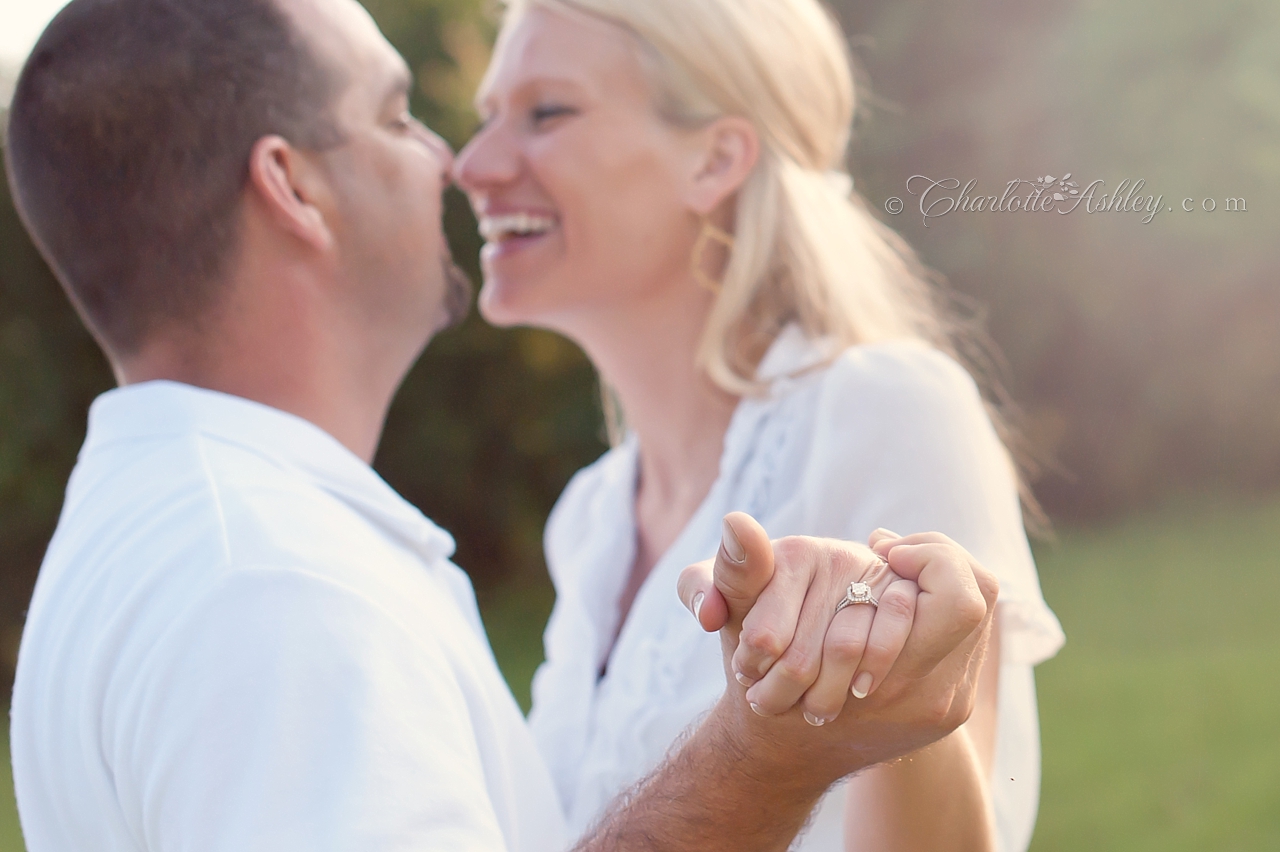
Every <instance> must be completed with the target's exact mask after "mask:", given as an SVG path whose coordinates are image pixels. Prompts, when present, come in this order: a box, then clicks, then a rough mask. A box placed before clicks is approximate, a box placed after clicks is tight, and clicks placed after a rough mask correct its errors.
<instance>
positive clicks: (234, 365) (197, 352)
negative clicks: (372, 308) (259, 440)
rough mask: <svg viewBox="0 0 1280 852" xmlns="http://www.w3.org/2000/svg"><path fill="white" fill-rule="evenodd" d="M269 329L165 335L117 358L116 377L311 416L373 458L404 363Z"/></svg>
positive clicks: (363, 455) (348, 445)
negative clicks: (211, 335)
mask: <svg viewBox="0 0 1280 852" xmlns="http://www.w3.org/2000/svg"><path fill="white" fill-rule="evenodd" d="M326 344H327V345H318V344H317V343H316V342H314V341H311V342H308V341H304V340H299V339H298V338H297V336H296V335H290V334H289V333H288V332H287V331H286V332H283V333H281V334H279V335H277V336H275V337H274V338H273V337H270V336H268V337H261V336H254V338H253V339H251V340H248V341H246V340H239V339H236V338H235V337H233V336H227V337H222V338H221V339H220V341H219V342H218V343H217V344H214V345H206V344H201V343H195V342H193V341H192V340H191V338H189V337H188V338H185V339H182V340H181V342H175V340H174V338H173V337H162V338H161V339H159V340H156V341H154V342H153V343H151V344H149V345H148V346H147V347H145V348H144V350H143V351H141V352H140V353H138V354H137V355H135V356H133V357H130V358H128V359H120V360H117V361H115V363H114V367H115V373H116V380H117V381H118V382H119V383H120V384H121V385H133V384H139V383H141V382H146V381H153V380H160V379H165V380H169V381H175V382H182V383H184V384H188V385H193V386H195V387H200V388H206V389H208V390H213V391H218V392H220V393H226V394H230V395H232V396H238V397H242V398H244V399H249V400H253V401H254V402H258V403H261V404H263V405H268V406H271V407H272V408H276V409H279V410H280V411H286V412H288V413H290V414H293V415H296V416H298V417H301V418H303V419H304V420H308V421H310V422H312V423H314V424H315V425H316V426H319V427H320V428H321V429H323V430H325V431H326V432H328V433H329V434H330V435H332V436H333V437H334V438H335V439H337V440H338V441H339V442H340V443H341V444H342V445H343V446H345V447H346V448H347V449H349V450H351V452H353V453H355V455H357V456H358V457H360V458H361V459H363V460H364V461H365V462H366V463H369V464H372V462H373V457H374V454H375V453H376V452H377V448H378V441H379V439H380V438H381V435H382V428H383V424H384V422H385V420H386V416H387V411H388V409H389V408H390V406H391V399H392V397H393V396H394V394H395V391H396V389H397V387H398V386H399V384H400V380H401V379H402V378H403V375H404V372H405V371H406V370H407V368H408V365H406V366H405V368H404V370H401V371H392V370H389V369H385V368H384V369H373V368H374V367H376V366H377V365H374V364H370V363H368V362H369V361H370V360H372V359H371V358H370V357H367V354H366V353H362V352H361V351H360V350H361V349H362V348H363V347H360V346H357V345H352V346H349V347H344V346H339V345H335V344H334V342H332V341H327V342H326Z"/></svg>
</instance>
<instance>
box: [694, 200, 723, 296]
mask: <svg viewBox="0 0 1280 852" xmlns="http://www.w3.org/2000/svg"><path fill="white" fill-rule="evenodd" d="M710 240H714V241H716V242H717V243H720V245H722V246H724V247H725V248H726V249H727V250H729V251H733V234H729V233H726V232H725V231H722V230H720V229H719V228H717V227H716V226H715V225H713V224H711V220H710V219H708V218H706V217H705V216H704V217H703V218H702V233H700V234H698V241H697V242H696V243H694V244H693V264H692V268H693V277H694V280H695V281H697V282H698V286H700V287H702V288H703V289H704V290H709V291H711V293H713V294H715V295H717V296H719V295H720V290H721V289H722V287H721V284H720V282H719V281H717V280H715V279H714V278H712V277H711V276H710V275H708V274H707V273H705V272H703V271H702V253H703V252H704V251H706V248H707V242H708V241H710Z"/></svg>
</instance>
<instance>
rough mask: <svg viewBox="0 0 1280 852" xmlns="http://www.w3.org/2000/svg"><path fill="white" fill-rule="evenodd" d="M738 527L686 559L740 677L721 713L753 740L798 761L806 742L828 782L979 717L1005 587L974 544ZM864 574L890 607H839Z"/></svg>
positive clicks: (698, 602)
mask: <svg viewBox="0 0 1280 852" xmlns="http://www.w3.org/2000/svg"><path fill="white" fill-rule="evenodd" d="M724 525H725V530H724V535H723V539H722V544H721V547H720V550H719V552H718V553H717V555H716V557H715V558H714V559H711V560H706V561H704V562H700V563H698V564H696V565H691V566H689V567H688V568H686V569H685V570H684V572H683V573H682V574H681V577H680V581H679V587H678V591H679V594H680V599H681V600H682V601H683V602H684V603H685V605H686V606H687V607H688V608H689V609H690V611H691V612H693V614H694V616H695V617H696V618H697V619H698V621H699V622H700V624H701V626H702V627H703V629H705V630H707V631H714V630H718V631H719V632H720V636H721V642H722V645H723V650H724V660H725V670H726V675H727V678H728V687H727V689H726V693H725V696H724V698H723V700H722V701H721V702H720V704H719V705H718V706H717V709H716V712H717V713H719V714H720V715H722V716H724V717H725V720H726V722H727V723H728V724H729V725H730V727H734V726H735V725H736V729H737V730H738V732H739V734H740V738H743V739H744V744H745V745H746V746H748V750H749V751H750V750H752V749H753V748H754V749H755V750H756V751H759V750H760V749H759V748H758V746H760V745H761V743H765V744H768V746H770V747H773V748H775V749H777V750H781V751H782V752H785V753H786V754H785V756H784V759H783V761H782V764H783V765H788V766H794V765H795V759H796V758H797V757H801V756H802V755H801V754H797V753H796V752H797V750H799V751H800V752H802V753H803V754H807V755H809V760H810V762H809V763H808V764H807V766H808V767H809V768H810V770H811V771H809V773H808V775H810V776H811V780H813V781H814V782H815V783H820V784H821V786H823V787H825V786H826V785H827V784H829V783H831V782H833V781H835V780H837V779H838V778H840V777H843V776H845V775H848V774H850V773H852V772H856V771H858V770H859V769H862V768H865V767H866V766H870V765H873V764H875V763H879V762H882V761H885V760H890V759H893V758H896V757H900V756H902V755H904V754H907V753H909V752H912V751H915V750H916V749H918V748H921V747H923V746H925V745H927V744H929V743H931V742H934V741H936V740H938V739H941V738H942V737H944V736H946V735H947V734H949V733H950V732H951V731H953V730H954V729H955V728H957V727H958V726H959V725H961V724H962V723H963V722H964V721H965V720H966V719H968V717H969V714H970V712H971V711H972V709H973V702H974V695H975V687H976V684H977V678H978V674H979V672H980V670H981V665H982V660H983V658H984V656H985V651H986V642H987V638H988V636H989V634H990V627H991V619H992V616H993V613H994V610H995V603H996V595H997V591H998V588H999V587H998V583H997V581H996V579H995V577H994V575H992V574H991V572H990V571H988V570H986V569H985V568H983V567H982V566H981V565H979V564H978V563H977V562H976V561H975V560H974V559H973V557H972V556H970V555H969V553H968V552H967V551H965V550H964V549H963V548H961V547H960V546H959V545H957V544H956V543H955V542H953V541H951V540H950V539H949V538H947V537H946V536H944V535H942V534H940V533H919V534H914V535H908V536H898V535H897V534H895V533H891V532H889V531H887V530H877V531H876V532H875V533H873V534H872V536H871V538H870V540H869V542H868V546H862V545H858V544H853V543H849V542H843V541H837V540H833V539H816V538H808V537H800V536H797V537H790V538H783V539H778V540H777V541H774V542H770V541H769V538H768V536H767V534H766V533H765V531H764V530H763V528H761V526H760V525H759V524H758V523H756V521H755V520H754V519H752V518H751V516H749V515H746V514H743V513H741V512H735V513H732V514H730V515H727V516H726V517H725V520H724ZM855 581H857V582H865V583H867V584H868V585H869V586H870V587H871V590H872V594H873V595H874V596H875V597H876V598H877V599H878V606H873V605H871V604H854V605H852V606H846V607H844V608H843V609H842V610H841V611H840V612H839V613H838V614H837V613H836V605H837V604H838V603H839V602H840V600H841V599H842V598H843V597H844V594H845V591H846V589H848V587H849V584H850V583H851V582H855ZM850 696H853V703H852V706H849V700H850ZM748 707H749V708H750V710H749V711H748V712H746V713H743V712H742V710H743V709H744V708H748ZM801 720H802V721H801ZM765 750H766V751H768V750H769V749H768V748H765Z"/></svg>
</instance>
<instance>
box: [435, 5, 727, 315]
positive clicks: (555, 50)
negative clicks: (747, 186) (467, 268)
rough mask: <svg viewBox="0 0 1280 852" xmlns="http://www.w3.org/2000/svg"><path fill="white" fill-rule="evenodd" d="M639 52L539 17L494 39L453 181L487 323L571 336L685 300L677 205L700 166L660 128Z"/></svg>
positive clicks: (683, 238)
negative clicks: (678, 294) (476, 261)
mask: <svg viewBox="0 0 1280 852" xmlns="http://www.w3.org/2000/svg"><path fill="white" fill-rule="evenodd" d="M636 50H637V48H636V47H635V45H634V44H633V43H632V41H631V39H630V37H629V36H628V35H627V34H626V33H625V32H624V31H622V30H621V29H619V28H617V27H615V26H613V25H611V24H608V23H606V22H603V21H600V20H597V19H594V18H590V17H588V16H585V15H576V14H570V13H561V12H558V11H552V10H548V9H542V8H537V7H534V8H530V9H528V10H527V11H526V12H524V13H523V14H521V15H519V16H518V17H517V18H516V19H515V20H514V21H512V22H510V23H509V24H508V25H507V26H506V28H505V29H504V31H503V33H502V34H501V36H500V37H499V39H498V45H497V48H496V50H495V52H494V56H493V61H492V64H491V65H490V67H489V70H488V73H487V74H486V77H485V80H484V82H483V84H482V85H481V88H480V92H479V93H478V95H477V99H476V103H477V108H478V109H479V112H480V115H481V118H482V120H483V125H482V127H481V129H480V130H479V131H478V132H477V134H476V136H475V137H474V138H473V139H472V140H471V142H470V143H468V144H467V146H466V147H465V148H464V149H463V150H462V151H461V153H460V154H459V155H458V158H457V161H456V166H455V169H454V176H455V179H456V180H457V182H458V184H459V185H460V186H461V187H462V188H463V190H464V191H466V193H467V194H468V196H469V197H470V199H471V204H472V206H473V208H474V209H475V212H476V216H477V218H478V219H479V220H480V230H481V234H482V235H483V236H484V237H485V240H486V244H485V247H484V249H483V251H482V252H481V263H482V266H483V269H484V279H485V281H484V289H483V290H482V291H481V295H480V309H481V312H482V313H483V315H484V316H485V318H486V319H488V320H489V321H490V322H493V323H495V324H498V325H511V324H526V323H527V324H534V325H542V326H546V327H550V328H554V329H557V330H559V331H563V332H565V333H568V334H570V335H571V336H576V333H578V332H582V331H585V328H584V327H583V323H584V322H589V321H591V318H592V317H599V316H600V315H601V314H603V313H608V314H616V313H617V312H619V311H629V310H633V309H635V308H637V307H638V306H640V305H641V304H643V303H644V302H646V301H648V302H651V303H653V304H659V303H669V301H670V299H669V297H670V296H671V292H672V288H677V287H687V286H688V280H687V276H688V268H689V262H690V257H691V253H692V249H693V244H694V241H695V239H696V238H697V234H698V228H699V227H700V224H699V220H698V217H697V215H696V214H695V213H694V212H693V211H692V210H691V209H690V208H689V207H688V206H687V205H686V204H685V203H684V201H683V198H684V197H685V196H686V195H687V191H686V190H687V187H688V184H689V181H690V180H691V179H692V177H693V175H695V174H696V173H697V171H698V169H699V164H700V162H701V158H702V157H704V156H705V152H703V151H701V150H700V149H699V147H698V143H697V140H696V138H695V137H696V134H692V133H689V132H685V131H681V130H679V129H677V128H674V127H672V126H671V125H670V124H668V123H666V122H664V121H663V120H662V119H661V118H660V117H659V116H658V114H657V112H656V110H655V109H654V106H653V101H652V96H651V92H650V88H649V85H648V81H647V79H646V76H645V74H644V71H643V68H642V66H641V63H640V59H639V57H638V55H637V52H636ZM693 289H695V290H696V287H694V288H693ZM705 297H706V294H705V293H703V294H701V296H695V298H705ZM682 298H688V297H687V296H682Z"/></svg>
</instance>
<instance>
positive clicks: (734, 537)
mask: <svg viewBox="0 0 1280 852" xmlns="http://www.w3.org/2000/svg"><path fill="white" fill-rule="evenodd" d="M721 526H722V527H724V535H723V536H722V540H721V546H722V547H723V548H724V554H725V556H728V557H729V561H730V562H742V561H743V560H745V559H746V558H747V551H745V550H743V548H742V542H740V541H738V534H737V533H736V532H734V531H733V526H732V525H731V524H730V523H729V521H728V519H725V520H724V521H723V522H722V523H721Z"/></svg>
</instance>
